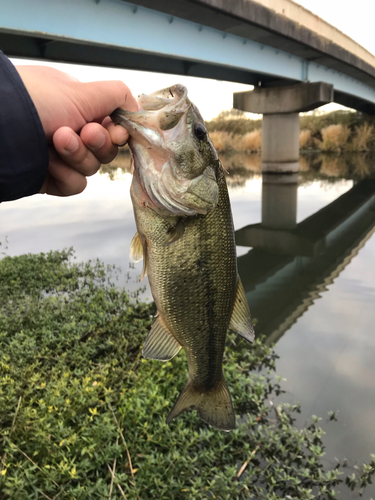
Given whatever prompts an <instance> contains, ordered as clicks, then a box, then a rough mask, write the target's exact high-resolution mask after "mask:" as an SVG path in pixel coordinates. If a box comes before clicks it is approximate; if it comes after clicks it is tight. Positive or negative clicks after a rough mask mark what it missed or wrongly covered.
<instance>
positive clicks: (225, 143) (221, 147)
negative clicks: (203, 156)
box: [210, 131, 233, 153]
mask: <svg viewBox="0 0 375 500" xmlns="http://www.w3.org/2000/svg"><path fill="white" fill-rule="evenodd" d="M210 139H211V141H212V144H213V145H214V148H215V149H216V151H217V152H218V153H228V152H229V151H232V150H233V137H232V135H231V134H229V133H228V132H225V131H216V132H211V133H210Z"/></svg>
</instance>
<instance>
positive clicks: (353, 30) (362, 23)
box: [296, 0, 375, 55]
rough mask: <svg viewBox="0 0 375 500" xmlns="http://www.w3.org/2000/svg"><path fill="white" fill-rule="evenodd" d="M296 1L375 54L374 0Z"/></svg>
mask: <svg viewBox="0 0 375 500" xmlns="http://www.w3.org/2000/svg"><path fill="white" fill-rule="evenodd" d="M296 3H298V4H300V5H302V6H303V7H305V8H306V9H309V10H310V11H311V12H313V13H314V14H317V15H318V16H319V17H321V18H322V19H324V20H325V21H327V22H328V23H329V24H332V26H335V27H336V28H337V29H339V30H340V31H342V32H343V33H345V34H346V35H348V36H350V38H352V39H353V40H355V41H356V42H358V43H359V44H360V45H362V46H363V47H364V48H365V49H367V50H368V51H369V52H371V53H372V54H374V55H375V30H374V20H375V1H374V0H355V2H350V3H349V2H345V1H340V0H298V1H296Z"/></svg>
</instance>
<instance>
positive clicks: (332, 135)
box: [316, 123, 350, 153]
mask: <svg viewBox="0 0 375 500" xmlns="http://www.w3.org/2000/svg"><path fill="white" fill-rule="evenodd" d="M321 134H322V140H321V141H319V140H317V141H316V145H317V146H318V147H319V148H320V149H321V150H322V151H335V152H337V153H339V152H340V151H342V150H344V149H347V144H348V139H349V136H350V129H349V127H347V126H346V125H341V123H339V124H338V125H329V126H328V127H325V128H323V129H322V131H321Z"/></svg>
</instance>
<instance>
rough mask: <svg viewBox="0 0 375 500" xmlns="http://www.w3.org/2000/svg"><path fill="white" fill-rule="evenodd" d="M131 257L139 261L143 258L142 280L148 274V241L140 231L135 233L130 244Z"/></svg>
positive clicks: (134, 260)
mask: <svg viewBox="0 0 375 500" xmlns="http://www.w3.org/2000/svg"><path fill="white" fill-rule="evenodd" d="M130 259H131V260H132V261H133V262H139V261H140V260H142V259H143V269H142V274H141V281H142V280H143V278H144V277H145V276H147V261H148V259H147V243H146V240H145V238H142V236H140V234H139V233H138V232H137V233H135V235H134V237H133V239H132V242H131V244H130Z"/></svg>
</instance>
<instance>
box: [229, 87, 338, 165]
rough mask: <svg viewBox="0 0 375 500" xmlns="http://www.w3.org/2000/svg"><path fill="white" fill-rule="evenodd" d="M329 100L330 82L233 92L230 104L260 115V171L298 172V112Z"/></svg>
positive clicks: (331, 88) (331, 94) (330, 98)
mask: <svg viewBox="0 0 375 500" xmlns="http://www.w3.org/2000/svg"><path fill="white" fill-rule="evenodd" d="M332 101H333V85H330V84H328V83H324V82H317V83H301V84H298V85H291V86H282V87H265V88H263V87H256V88H255V89H254V90H252V91H250V92H236V93H235V94H234V95H233V107H234V108H236V109H241V110H243V111H250V112H252V113H261V114H263V133H262V160H263V166H262V169H263V172H271V173H293V172H297V171H298V158H299V129H300V127H299V113H300V112H302V111H309V110H311V109H314V108H317V107H319V106H322V105H323V104H327V103H329V102H332Z"/></svg>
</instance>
